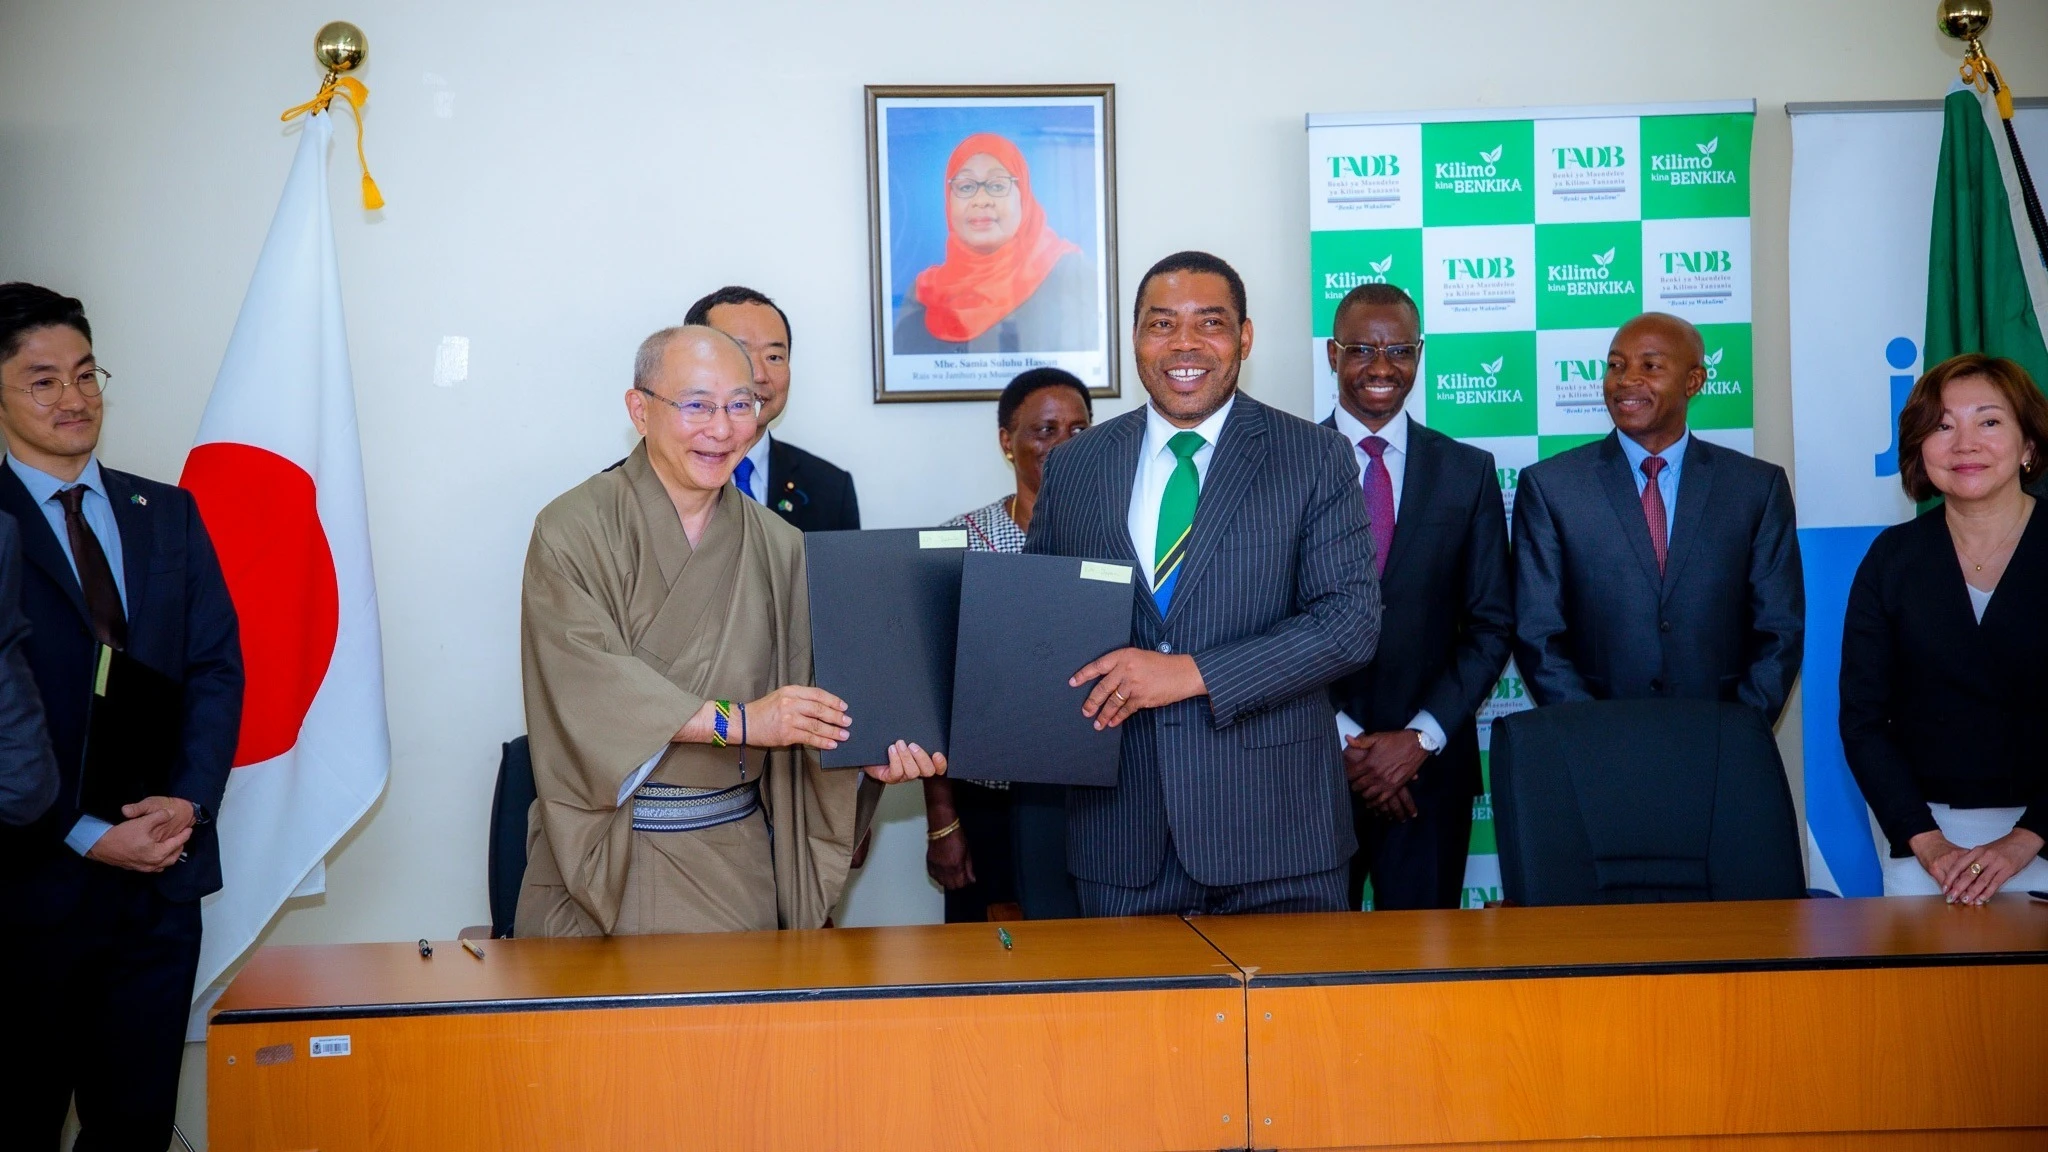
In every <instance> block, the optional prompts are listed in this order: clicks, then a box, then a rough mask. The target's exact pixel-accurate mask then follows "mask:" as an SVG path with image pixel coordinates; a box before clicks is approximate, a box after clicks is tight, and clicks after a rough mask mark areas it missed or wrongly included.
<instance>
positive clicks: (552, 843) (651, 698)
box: [516, 326, 945, 936]
mask: <svg viewBox="0 0 2048 1152" xmlns="http://www.w3.org/2000/svg"><path fill="white" fill-rule="evenodd" d="M751 384H752V370H751V368H750V367H749V365H748V361H747V356H746V353H745V352H744V351H743V350H742V349H741V348H740V346H739V345H738V344H736V343H735V342H734V341H733V340H732V339H731V338H730V337H728V336H726V335H725V334H723V333H721V332H718V331H716V330H714V329H711V328H706V327H697V326H688V327H682V328H670V329H666V330H664V331H661V332H657V333H655V334H654V335H653V336H650V337H648V338H647V341H646V342H645V343H643V344H642V345H641V346H640V353H639V356H638V357H637V358H636V359H635V361H634V366H633V387H632V389H631V390H629V391H628V392H627V393H626V410H627V412H628V413H629V414H630V415H631V416H632V419H633V427H634V428H635V429H637V430H638V431H639V432H640V435H641V437H642V440H641V443H640V445H639V446H638V447H637V448H635V449H634V450H633V452H632V454H631V455H630V456H628V457H627V458H626V460H625V462H624V463H623V464H621V465H619V466H617V467H615V468H612V469H609V470H607V471H604V472H601V473H599V474H597V475H596V476H593V477H591V478H590V479H589V480H586V481H584V482H583V483H582V484H580V485H578V486H576V487H575V488H573V489H571V490H570V491H569V492H567V493H566V494H564V495H563V496H561V497H560V498H558V499H557V500H555V502H554V503H552V504H549V505H548V506H547V507H546V508H545V509H543V510H542V511H541V514H540V516H539V518H538V519H536V520H535V522H534V527H533V541H532V544H531V545H530V546H529V547H528V550H527V554H526V574H525V586H524V591H523V612H522V619H521V626H520V656H521V670H522V672H523V674H524V680H525V690H526V723H527V731H528V733H529V736H530V738H531V744H532V750H533V773H534V783H535V785H536V787H537V790H538V793H539V799H538V800H537V801H535V803H534V806H533V811H532V815H531V817H530V818H529V822H528V832H527V865H526V880H525V884H524V887H523V888H522V889H521V891H520V895H519V911H518V916H517V920H516V930H517V932H518V934H519V935H521V936H591V935H599V934H607V935H609V934H626V933H654V932H716V931H735V930H746V929H759V928H776V927H782V928H816V927H819V926H821V925H822V924H824V922H825V917H826V916H827V915H828V914H829V913H830V911H831V909H832V905H833V904H834V903H835V902H836V901H837V900H838V898H839V893H840V890H841V889H842V888H843V887H844V886H845V883H846V873H847V860H848V857H849V855H850V854H851V852H852V849H853V845H854V844H855V842H856V841H857V840H858V839H859V837H860V835H861V833H862V832H863V831H864V830H865V827H866V824H867V821H868V818H869V816H871V815H872V813H873V811H874V803H875V800H876V799H877V798H878V795H879V793H880V788H879V787H878V786H877V785H876V784H875V783H871V781H878V782H881V783H893V782H895V781H898V780H908V779H913V778H916V777H921V776H930V775H934V774H936V773H939V772H943V771H944V770H945V757H943V756H938V755H928V754H926V753H925V751H924V750H923V749H921V748H918V747H917V746H915V745H909V744H904V743H902V742H900V741H899V742H897V743H896V744H895V745H892V746H891V748H890V750H889V763H888V764H886V765H877V766H875V767H871V768H868V769H866V770H864V772H860V771H845V772H828V771H826V770H824V769H823V768H822V767H821V766H820V765H819V763H818V758H817V755H816V753H815V752H814V751H813V749H820V748H833V747H836V746H837V744H836V742H837V741H839V740H843V739H845V738H846V735H847V726H848V725H849V724H850V723H851V722H852V721H851V718H850V717H848V716H847V714H846V703H845V701H843V700H840V699H839V698H838V697H836V696H833V695H832V694H831V693H829V692H825V691H823V690H821V689H818V688H814V687H811V686H810V682H811V631H810V611H809V606H808V601H807V596H806V591H805V584H804V552H803V535H802V533H800V532H798V531H797V530H796V529H794V528H791V527H790V526H789V525H787V524H785V523H783V522H782V521H781V520H780V519H778V518H777V517H776V516H775V514H774V513H772V512H770V511H768V510H767V509H766V508H763V507H762V506H761V505H759V504H756V503H755V502H754V501H752V500H749V499H746V498H745V497H744V496H742V495H741V494H740V493H739V491H738V490H737V489H736V488H734V487H733V486H732V483H731V480H732V473H733V469H734V468H735V467H736V466H737V465H738V464H739V461H740V459H741V457H742V455H743V454H744V452H745V450H746V447H747V444H748V443H749V442H750V441H751V440H752V439H753V436H754V431H755V423H756V421H757V420H758V419H759V416H760V399H759V398H758V397H757V396H755V395H754V393H753V391H752V390H751Z"/></svg>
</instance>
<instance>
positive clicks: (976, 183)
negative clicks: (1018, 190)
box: [951, 176, 1017, 200]
mask: <svg viewBox="0 0 2048 1152" xmlns="http://www.w3.org/2000/svg"><path fill="white" fill-rule="evenodd" d="M1016 185H1017V182H1016V181H1015V180H1013V179H1011V178H1010V177H1008V176H991V177H989V178H988V179H986V180H955V181H953V183H952V184H951V188H952V189H953V199H955V200H972V199H974V194H975V193H976V192H981V191H987V193H988V194H989V195H991V196H993V197H995V198H996V199H998V200H1002V199H1004V198H1006V197H1008V196H1009V194H1010V189H1011V188H1014V187H1016Z"/></svg>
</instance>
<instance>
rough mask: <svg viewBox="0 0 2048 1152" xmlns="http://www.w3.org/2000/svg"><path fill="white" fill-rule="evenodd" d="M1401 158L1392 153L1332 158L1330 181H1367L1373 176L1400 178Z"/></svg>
mask: <svg viewBox="0 0 2048 1152" xmlns="http://www.w3.org/2000/svg"><path fill="white" fill-rule="evenodd" d="M1400 174H1401V158H1400V157H1399V156H1395V155H1393V154H1391V153H1386V154H1381V155H1376V156H1332V157H1330V179H1332V180H1343V179H1346V178H1357V179H1366V178H1368V177H1373V176H1399V175H1400Z"/></svg>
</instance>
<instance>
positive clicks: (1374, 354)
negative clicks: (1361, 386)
mask: <svg viewBox="0 0 2048 1152" xmlns="http://www.w3.org/2000/svg"><path fill="white" fill-rule="evenodd" d="M1331 343H1332V344H1336V345H1337V349H1338V351H1339V352H1340V353H1341V354H1342V356H1343V359H1344V362H1345V363H1347V364H1356V365H1358V366H1359V367H1361V368H1363V367H1365V366H1367V365H1369V364H1371V363H1372V362H1373V361H1375V360H1377V359H1379V358H1380V357H1382V356H1385V357H1386V358H1387V363H1389V364H1392V365H1393V366H1394V367H1396V368H1407V367H1410V366H1412V365H1413V364H1414V363H1415V358H1416V357H1417V356H1420V355H1422V345H1421V344H1420V343H1416V344H1345V343H1341V342H1339V341H1335V340H1332V341H1331Z"/></svg>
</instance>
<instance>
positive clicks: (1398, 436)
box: [1337, 404, 1408, 519]
mask: <svg viewBox="0 0 2048 1152" xmlns="http://www.w3.org/2000/svg"><path fill="white" fill-rule="evenodd" d="M1337 431H1338V432H1341V433H1343V435H1344V438H1345V439H1346V440H1349V441H1351V454H1352V455H1353V456H1356V457H1357V458H1358V482H1359V484H1360V485H1361V486H1362V485H1364V483H1365V466H1366V465H1368V464H1370V463H1372V457H1371V456H1368V455H1366V452H1365V449H1363V448H1360V447H1359V446H1358V442H1359V441H1360V440H1363V439H1365V438H1366V437H1367V436H1377V437H1379V438H1380V439H1382V440H1385V441H1386V442H1387V446H1386V448H1385V449H1384V450H1383V451H1382V452H1381V454H1380V456H1381V459H1383V460H1385V461H1386V462H1387V475H1389V476H1391V477H1393V479H1394V517H1395V519H1399V518H1400V516H1401V489H1402V488H1403V487H1404V486H1405V485H1406V484H1407V482H1408V481H1407V476H1406V473H1407V471H1408V413H1407V412H1405V411H1403V412H1397V413H1395V414H1394V418H1393V419H1392V420H1389V421H1387V426H1386V427H1385V428H1382V429H1380V430H1379V431H1377V432H1375V431H1373V430H1372V429H1370V428H1367V427H1366V426H1365V425H1363V424H1360V423H1359V422H1358V417H1356V416H1353V415H1352V414H1351V413H1349V412H1346V411H1345V410H1344V406H1343V405H1342V404H1339V405H1337Z"/></svg>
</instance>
